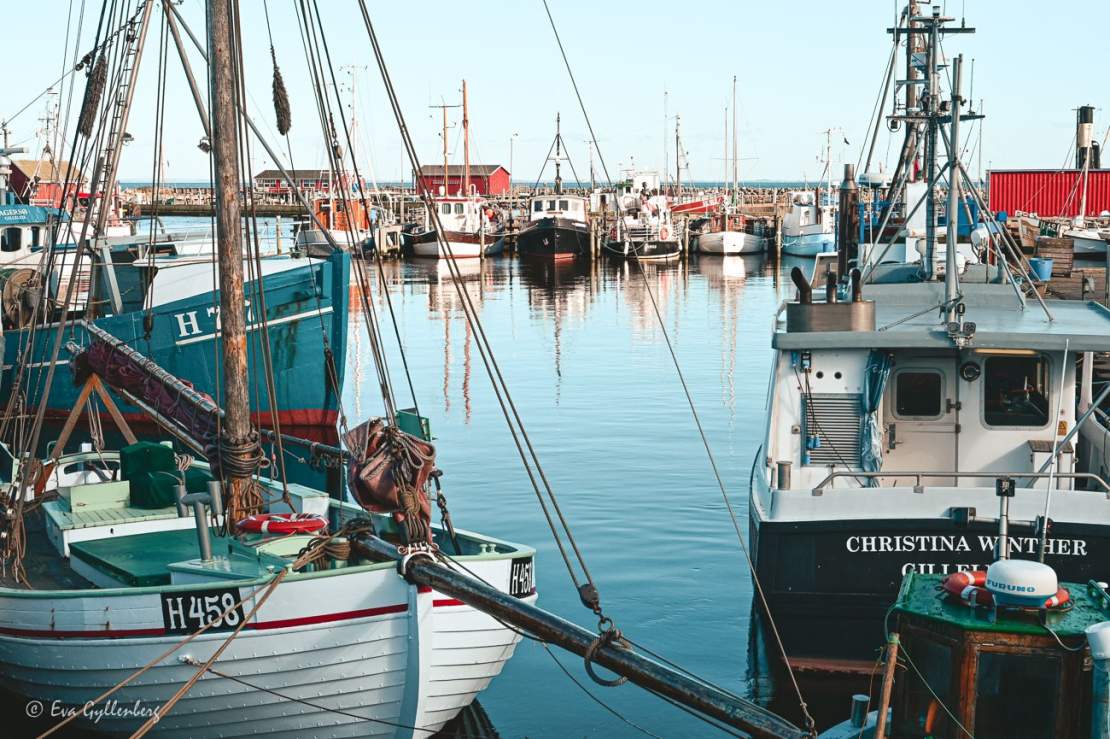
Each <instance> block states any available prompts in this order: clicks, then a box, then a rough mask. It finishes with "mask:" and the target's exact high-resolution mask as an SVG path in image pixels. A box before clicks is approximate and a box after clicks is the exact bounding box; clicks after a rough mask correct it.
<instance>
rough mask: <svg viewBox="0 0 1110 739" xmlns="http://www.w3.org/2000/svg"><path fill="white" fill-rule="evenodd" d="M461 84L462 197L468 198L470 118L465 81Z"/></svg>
mask: <svg viewBox="0 0 1110 739" xmlns="http://www.w3.org/2000/svg"><path fill="white" fill-rule="evenodd" d="M462 83H463V90H462V92H463V106H462V108H463V197H470V116H469V115H468V114H467V108H466V80H463V81H462Z"/></svg>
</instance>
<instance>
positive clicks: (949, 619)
mask: <svg viewBox="0 0 1110 739" xmlns="http://www.w3.org/2000/svg"><path fill="white" fill-rule="evenodd" d="M943 579H944V575H920V574H916V573H909V574H907V575H906V576H905V578H903V580H902V588H901V590H899V591H898V600H897V602H895V604H894V610H895V611H897V612H900V613H905V614H911V615H915V616H921V617H924V618H928V619H931V620H934V621H939V622H942V623H947V624H950V625H952V626H955V627H957V628H961V629H966V630H968V631H997V632H1006V633H1011V634H1034V635H1038V636H1042V635H1044V634H1045V633H1046V632H1045V628H1044V626H1042V625H1041V624H1040V622H1039V621H1038V620H1037V614H1036V612H1032V613H1030V612H1015V611H1011V610H1004V609H999V610H998V612H997V616H998V618H997V620H996V621H993V622H992V621H991V613H992V610H991V609H990V608H982V607H980V608H971V607H969V606H966V605H964V604H963V603H960V602H959V601H958V600H955V599H953V598H951V597H945V595H944V594H943V591H941V590H940V583H941V580H943ZM1060 586H1061V587H1064V588H1066V589H1067V591H1068V593H1069V594H1070V595H1071V603H1072V607H1071V608H1070V609H1067V610H1063V609H1061V610H1053V611H1049V613H1048V616H1047V619H1048V620H1047V624H1048V625H1049V626H1050V627H1051V628H1052V630H1053V631H1055V632H1056V633H1057V634H1059V635H1060V636H1083V631H1084V629H1086V628H1087V627H1088V626H1091V625H1093V624H1097V623H1102V622H1103V621H1107V620H1110V608H1107V605H1106V604H1107V603H1110V600H1107V599H1106V598H1105V597H1104V598H1102V599H1101V601H1102V602H1100V599H1099V598H1098V597H1092V596H1091V595H1089V594H1088V592H1087V586H1086V585H1080V584H1078V583H1070V582H1065V583H1060Z"/></svg>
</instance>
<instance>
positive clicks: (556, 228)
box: [516, 218, 590, 259]
mask: <svg viewBox="0 0 1110 739" xmlns="http://www.w3.org/2000/svg"><path fill="white" fill-rule="evenodd" d="M516 250H517V253H518V254H520V255H521V256H522V257H546V258H551V259H572V258H575V257H586V256H589V255H590V229H589V226H587V225H586V224H584V223H578V222H577V221H571V220H569V219H566V218H543V219H541V220H538V221H532V222H531V223H529V224H528V225H526V226H525V227H524V228H522V229H521V230H520V233H519V234H518V235H517V239H516Z"/></svg>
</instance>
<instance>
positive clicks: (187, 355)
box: [0, 252, 350, 426]
mask: <svg viewBox="0 0 1110 739" xmlns="http://www.w3.org/2000/svg"><path fill="white" fill-rule="evenodd" d="M262 264H263V273H264V274H263V283H264V285H265V290H266V309H267V312H268V322H267V323H268V333H269V340H270V345H271V351H272V358H273V364H274V379H275V391H276V395H275V398H274V401H275V404H276V408H277V414H278V418H279V420H280V422H281V425H282V426H287V425H288V426H319V425H334V424H335V422H336V419H337V417H338V408H339V399H340V397H341V394H342V389H343V376H344V372H345V363H344V362H343V357H344V356H345V355H346V351H347V321H348V316H347V312H348V311H347V306H348V295H349V292H348V282H349V281H350V256H349V255H348V254H346V253H343V252H337V253H333V254H332V255H331V256H329V257H328V258H326V259H304V258H292V257H264V258H263V260H262ZM142 269H143V266H142V265H141V264H139V263H136V264H135V265H117V270H116V271H117V275H119V276H120V277H121V278H122V280H121V293H122V294H123V295H124V299H125V304H124V307H125V311H124V312H123V313H121V314H120V315H118V316H107V317H105V318H101V319H98V320H97V321H96V325H97V326H98V327H99V328H101V329H103V330H105V331H107V332H108V333H110V334H112V335H113V336H115V337H116V338H118V339H121V340H123V341H124V342H126V343H128V344H130V345H132V346H134V347H137V348H139V349H140V350H141V351H142V352H143V353H144V354H145V355H147V356H148V357H149V358H151V359H153V360H154V361H155V362H157V363H158V365H159V366H161V367H162V368H163V369H165V370H166V371H168V372H169V373H171V374H173V375H175V376H177V377H179V378H181V379H182V380H185V381H186V382H189V383H191V384H192V386H193V387H194V388H196V389H197V390H199V391H202V392H206V393H208V394H210V395H215V394H216V390H217V388H218V387H219V383H220V382H221V379H220V376H219V372H220V369H219V366H218V365H217V364H215V363H213V361H212V358H213V356H214V352H218V351H219V345H220V343H221V334H220V331H219V323H218V321H219V314H218V313H217V312H215V311H214V310H213V305H218V303H219V301H218V298H216V297H215V296H214V295H213V293H212V291H211V285H212V265H211V262H210V261H209V260H207V259H204V258H200V259H196V260H191V259H188V258H177V259H173V260H167V261H163V262H160V263H159V264H158V273H157V275H156V277H155V279H156V282H155V288H154V291H153V294H154V297H155V300H156V301H157V302H156V304H155V305H154V307H153V328H152V331H151V333H150V336H149V337H148V336H147V335H146V331H145V329H144V326H143V310H142V305H141V302H139V303H137V304H131V302H130V301H136V300H138V299H139V298H141V293H140V292H139V291H138V290H137V289H135V288H133V287H128V284H127V280H129V279H134V280H140V279H142V276H141V274H139V272H140V271H141V270H142ZM205 286H207V287H208V289H207V290H206V289H204V287H205ZM255 292H256V287H255V283H254V282H253V281H252V282H248V283H247V285H246V288H245V297H246V300H247V301H248V303H249V304H251V309H250V311H249V312H248V345H249V346H250V347H251V350H252V352H253V351H256V350H257V346H258V344H257V341H258V340H259V339H260V337H261V336H262V333H261V329H262V322H261V321H260V320H258V317H257V316H255V315H254V313H253V311H254V310H255V309H254V305H255V304H257V301H256V300H255V299H254V293H255ZM66 332H67V335H68V334H70V332H72V337H73V339H74V340H75V341H76V342H77V343H79V344H86V343H88V339H87V336H86V334H85V332H84V329H83V327H82V325H81V324H80V322H76V323H74V322H70V323H69V325H68V326H67V328H66ZM54 336H55V331H54V328H53V327H52V326H46V327H40V328H38V329H37V330H36V331H35V332H34V344H33V346H32V347H31V351H30V361H29V362H28V363H27V365H26V370H25V376H24V378H23V380H22V382H21V387H23V388H25V389H26V391H27V392H28V403H29V405H31V406H34V405H35V404H37V403H38V402H39V399H40V398H41V397H43V394H42V384H43V382H44V381H45V368H46V366H47V365H48V364H49V361H50V358H51V356H52V355H53V350H54ZM30 337H31V332H30V331H29V330H26V329H25V330H22V331H8V332H6V337H5V338H6V342H5V347H4V348H5V354H4V364H3V373H2V376H0V396H2V397H8V394H9V393H10V392H11V388H12V386H13V381H14V378H15V375H16V372H17V371H18V367H19V364H20V352H21V350H22V349H23V347H24V346H25V345H26V343H27V342H28V341H29V340H30ZM67 338H69V337H68V336H67ZM213 343H215V344H216V346H215V347H214V346H213ZM323 347H327V348H328V349H330V351H331V356H332V357H333V365H334V372H332V371H329V370H328V369H327V367H328V359H327V355H326V353H325V350H324V348H323ZM67 360H68V354H67V353H66V352H65V351H64V350H63V352H62V354H61V358H60V361H61V362H65V361H67ZM251 368H252V370H251V371H252V374H253V375H254V376H253V377H252V378H251V384H252V387H256V388H258V390H257V392H258V393H259V396H258V404H257V406H256V408H257V411H256V413H255V420H256V422H259V423H262V424H265V425H270V424H271V423H272V421H273V419H272V414H271V412H270V407H271V404H270V397H269V394H268V390H267V384H266V382H265V381H264V377H263V369H264V365H263V363H262V361H261V360H260V358H259V360H258V361H252V363H251ZM337 385H338V387H337ZM79 392H80V388H78V387H76V386H75V385H74V383H73V373H72V372H71V371H70V370H69V369H68V368H67V367H64V366H63V367H58V368H57V369H56V370H55V372H54V378H53V383H52V385H51V387H50V389H49V394H47V395H46V396H45V397H46V399H47V400H46V403H47V412H48V414H50V415H51V416H65V415H67V414H68V413H69V411H70V409H71V408H73V406H74V405H75V404H76V400H77V396H78V393H79ZM121 410H122V411H123V413H124V416H125V417H126V418H127V419H128V420H134V421H143V420H145V419H146V418H147V416H146V415H145V414H143V413H142V412H141V411H139V410H138V409H137V408H133V407H131V406H128V405H126V404H121Z"/></svg>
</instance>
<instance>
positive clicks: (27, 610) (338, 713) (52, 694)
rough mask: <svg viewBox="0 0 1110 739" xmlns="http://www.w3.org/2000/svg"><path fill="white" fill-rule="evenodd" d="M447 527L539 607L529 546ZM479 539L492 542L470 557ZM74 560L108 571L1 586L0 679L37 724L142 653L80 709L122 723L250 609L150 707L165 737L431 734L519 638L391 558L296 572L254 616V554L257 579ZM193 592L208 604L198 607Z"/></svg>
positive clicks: (126, 728)
mask: <svg viewBox="0 0 1110 739" xmlns="http://www.w3.org/2000/svg"><path fill="white" fill-rule="evenodd" d="M331 506H332V507H333V509H334V508H336V507H338V508H340V509H341V510H340V512H339V513H338V515H339V517H340V519H341V520H342V519H346V518H348V517H351V518H353V517H356V516H360V515H365V514H364V513H362V512H360V511H359V510H358V509H356V508H355V507H354V506H351V505H347V504H338V503H335V502H332V504H331ZM191 534H192V532H191V531H189V532H187V533H186V536H189V535H191ZM458 534H459V536H460V537H461V539H462V541H463V542H464V549H463V551H464V552H467V553H466V554H463V555H456V556H457V557H458V558H459V560H460V562H461V563H462V564H463V565H465V567H466V568H467V569H468V570H469V571H471V572H473V573H474V574H475V575H476V576H477V577H480V578H482V579H483V580H485V581H487V582H489V583H490V584H492V585H493V586H494V587H497V588H499V589H502V590H504V591H505V592H508V593H514V589H516V590H519V592H515V593H514V594H515V595H516V596H517V597H519V598H521V599H522V600H524V601H525V602H528V603H533V602H535V600H536V597H537V596H536V593H535V590H534V589H533V588H531V586H530V583H531V582H533V580H532V579H531V578H532V572H531V567H532V557H533V556H534V551H533V550H531V549H529V548H527V547H522V546H520V545H516V544H512V543H510V542H503V541H498V540H495V539H489V538H487V537H483V536H480V535H477V534H472V533H470V532H465V531H461V530H460V531H458ZM138 536H140V537H141V536H153V537H157V536H161V535H159V534H140V535H138ZM128 538H131V539H135V538H137V537H135V536H132V537H128ZM301 538H302V539H304V540H305V541H307V540H308V537H301ZM117 541H123V539H117ZM483 542H485V543H492V544H493V545H495V546H496V548H497V552H482V553H479V552H481V550H482V548H481V547H480V546H479V544H480V543H483ZM297 546H300V545H299V544H298V545H297ZM169 548H170V549H171V550H172V549H173V546H171V547H169ZM293 550H294V551H295V550H296V547H293ZM86 551H87V550H86ZM100 551H104V550H100ZM83 556H87V553H86V554H85V555H83ZM262 556H263V557H265V556H267V555H265V554H263V555H262ZM155 557H157V555H155ZM109 561H110V560H109ZM70 562H77V563H78V564H82V565H84V569H86V570H89V569H93V572H92V573H91V574H92V577H93V581H94V582H96V581H97V580H96V578H101V579H105V580H106V581H104V582H100V585H101V586H102V587H99V588H88V589H67V590H51V589H41V588H40V589H35V590H29V589H22V588H18V589H17V588H0V675H3V676H4V678H5V687H6V689H7V690H9V691H10V692H12V693H14V694H15V695H16V696H18V697H21V698H24V699H26V700H27V701H28V702H33V701H38V702H39V703H40V705H42V706H44V707H45V711H44V713H43V714H42V715H43V719H42V724H41V726H40V727H38V728H41V729H42V730H45V729H46V728H48V727H49V726H52V725H53V724H54V723H56V722H57V721H59V720H60V715H59V712H60V711H63V710H66V709H69V708H72V707H74V706H76V707H77V710H78V711H79V712H80V711H81V707H82V706H84V705H85V704H86V703H87V702H89V701H92V700H93V699H95V698H96V697H97V696H99V695H100V694H102V693H103V692H105V691H106V690H108V689H109V688H111V687H113V686H115V685H117V684H118V683H120V682H121V681H123V680H124V679H125V678H127V677H129V676H130V675H131V674H132V673H134V672H135V671H136V670H138V669H140V668H142V667H144V666H145V665H147V664H151V663H153V664H154V666H153V667H152V668H151V669H150V670H148V671H147V672H145V673H144V674H143V675H141V676H139V677H138V678H136V679H135V680H134V681H133V682H131V683H129V684H128V685H127V686H125V687H123V688H122V689H121V690H119V691H118V692H117V693H115V694H114V695H113V698H114V699H115V703H113V704H110V705H107V706H106V705H105V704H100V707H101V708H105V709H110V710H105V712H104V713H103V714H97V713H95V712H89V713H88V714H86V715H82V716H81V717H80V718H78V719H77V724H78V726H79V727H80V728H82V729H85V730H88V731H91V732H96V733H105V734H112V735H127V734H130V733H132V732H133V731H134V730H135V729H136V728H138V726H139V725H141V724H142V723H143V721H145V720H146V719H147V718H149V717H150V715H151V712H152V711H154V710H156V709H158V708H160V707H161V706H162V705H163V704H164V703H165V702H166V701H167V700H169V699H170V697H171V696H172V695H173V694H174V692H175V691H176V690H177V689H178V688H179V687H180V686H181V685H182V684H184V682H185V681H187V680H188V679H189V678H190V677H192V675H193V674H194V673H195V672H196V671H197V669H198V667H199V664H201V663H203V662H205V661H206V660H207V659H208V658H209V657H211V655H212V654H213V653H214V651H215V650H216V649H218V648H219V647H220V645H221V644H222V643H223V642H224V641H225V640H226V639H227V638H228V637H229V636H230V635H231V632H232V631H233V630H234V628H235V627H236V626H238V625H239V624H241V623H243V621H244V620H246V625H245V627H244V628H243V629H242V630H241V631H240V632H239V634H238V635H237V636H236V637H235V638H234V639H233V640H232V641H231V642H230V644H229V645H228V647H227V649H226V650H225V651H224V652H223V654H222V655H221V656H220V658H219V659H218V661H217V662H216V663H215V665H214V668H215V670H216V671H217V672H214V673H211V674H208V675H206V676H205V677H204V678H202V679H201V680H200V681H199V682H197V684H196V685H195V686H194V687H193V688H192V689H191V690H190V691H189V692H188V693H187V694H185V696H184V697H183V698H182V699H181V701H180V702H179V703H178V704H177V706H176V707H175V708H174V710H173V711H171V712H169V713H168V714H167V715H164V716H161V717H160V718H159V721H158V725H157V727H156V730H157V732H158V733H159V735H160V736H175V737H226V736H244V735H248V734H263V735H266V736H276V737H290V739H292V738H293V737H298V736H315V737H362V736H425V735H431V734H432V733H434V732H435V731H437V730H438V729H440V728H441V727H442V726H443V725H444V724H445V723H447V722H448V721H450V720H451V719H452V718H454V716H455V715H456V714H457V713H458V712H459V711H460V710H462V709H463V708H464V707H466V706H467V705H469V704H470V703H471V701H473V699H474V697H475V696H476V695H477V693H478V692H480V691H481V690H483V689H484V688H485V687H486V686H487V685H488V684H489V682H490V680H492V679H493V678H494V677H495V676H497V675H498V674H499V673H500V671H501V669H502V666H503V665H504V663H505V662H506V661H507V660H508V659H509V658H510V657H511V656H512V654H513V651H514V649H515V646H516V644H517V642H518V641H519V639H520V636H519V635H518V634H517V633H516V632H514V631H513V630H511V629H509V628H508V627H506V626H504V625H503V624H501V623H499V622H498V621H496V620H495V619H493V618H492V617H490V616H487V615H486V614H484V613H482V612H480V611H476V610H474V609H473V608H471V607H470V606H467V605H465V604H463V603H461V602H460V601H457V600H454V599H452V598H449V597H446V596H444V595H443V594H441V593H438V592H435V591H433V590H432V589H431V588H426V587H422V586H416V585H412V584H409V583H408V582H406V581H405V580H404V579H403V578H401V577H399V576H398V575H397V571H396V567H395V564H394V563H393V562H375V563H369V564H358V565H348V566H346V567H342V568H340V569H328V568H324V569H320V570H318V571H314V572H300V573H292V574H290V575H288V576H287V577H286V578H285V579H284V580H283V581H282V582H281V583H279V584H278V585H277V586H276V587H273V589H272V592H271V593H270V595H269V597H268V598H267V599H266V601H265V602H264V603H262V605H261V606H260V607H259V609H258V611H257V612H256V613H255V614H254V615H253V616H251V610H252V608H253V606H254V604H255V603H256V602H257V601H258V600H260V599H261V596H262V595H263V594H264V593H266V592H267V591H268V590H269V589H270V587H271V585H270V577H271V576H270V575H267V574H264V573H265V569H264V568H262V567H261V566H259V565H254V567H255V568H256V569H255V570H254V571H255V572H259V573H263V574H262V575H261V577H256V578H255V579H250V576H248V577H245V578H242V579H234V578H232V579H224V578H206V577H205V578H203V579H201V580H199V581H197V582H193V581H191V580H186V581H185V582H183V583H180V584H174V585H170V584H159V585H149V586H134V587H125V586H123V585H124V583H122V582H117V581H113V580H111V579H110V578H111V576H110V575H109V574H108V573H112V572H115V570H113V569H111V567H101V568H100V569H99V570H97V569H94V567H93V565H90V564H89V563H88V561H86V560H85V559H83V558H82V559H81V561H80V562H78V558H75V557H74V556H72V553H71V557H70ZM520 563H524V565H523V566H526V567H527V568H528V570H527V573H526V576H522V574H521V572H522V570H520V567H521V564H520ZM75 570H78V568H77V567H76V566H75ZM239 599H242V602H243V604H242V606H241V608H240V609H239V611H238V613H235V612H232V613H233V615H232V617H231V618H229V619H228V620H227V621H225V622H221V623H218V624H217V625H216V626H214V627H212V629H210V630H209V631H207V632H205V633H203V634H200V635H199V636H196V637H195V638H194V639H193V640H192V641H190V642H189V643H188V644H187V645H185V646H183V647H182V648H181V649H180V651H178V652H176V653H173V654H171V655H170V656H169V657H166V658H165V659H163V660H161V661H157V658H158V657H159V656H160V655H162V654H163V653H165V652H166V651H167V650H170V649H171V648H172V647H173V646H175V645H178V644H180V643H181V641H182V639H184V638H185V636H186V634H188V633H194V632H195V631H196V630H197V629H198V628H199V625H200V624H201V623H204V622H206V621H204V620H202V619H206V620H211V619H214V618H216V617H217V616H219V615H220V614H221V613H223V612H224V611H225V610H226V609H227V608H229V607H230V606H231V605H233V604H234V603H235V602H236V601H237V600H239ZM197 603H201V604H204V605H203V607H204V608H205V609H207V610H205V611H203V612H198V613H199V615H196V614H194V613H193V611H194V606H195V604H197ZM209 612H211V613H209ZM205 614H208V615H205ZM186 616H188V618H186ZM194 616H195V617H194ZM217 673H218V674H217ZM233 678H237V679H238V680H240V681H241V682H238V681H236V679H233ZM268 691H272V692H268ZM275 693H276V694H275ZM298 700H300V701H305V702H297V701H298ZM28 704H29V703H28ZM112 706H114V707H115V708H114V709H113V708H112ZM52 711H53V713H52ZM29 715H31V714H29ZM399 727H400V728H399ZM411 727H419V729H417V730H414V729H412V728H411ZM424 730H426V731H424Z"/></svg>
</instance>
